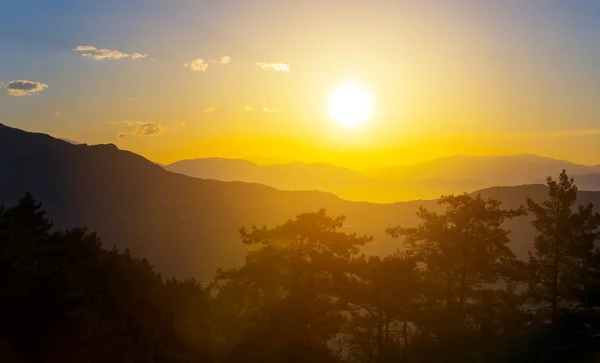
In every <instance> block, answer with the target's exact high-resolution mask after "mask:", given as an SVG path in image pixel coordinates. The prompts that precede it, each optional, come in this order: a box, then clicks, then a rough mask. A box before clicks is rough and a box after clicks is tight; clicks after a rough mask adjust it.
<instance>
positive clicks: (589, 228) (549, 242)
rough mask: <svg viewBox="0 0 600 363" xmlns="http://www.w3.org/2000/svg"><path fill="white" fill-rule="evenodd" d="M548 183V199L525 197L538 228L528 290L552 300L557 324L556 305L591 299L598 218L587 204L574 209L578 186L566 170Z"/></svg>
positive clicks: (532, 293)
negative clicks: (536, 200) (538, 199)
mask: <svg viewBox="0 0 600 363" xmlns="http://www.w3.org/2000/svg"><path fill="white" fill-rule="evenodd" d="M547 185H548V197H549V198H548V199H547V200H546V201H544V202H542V203H541V204H540V203H536V202H535V201H533V200H532V199H527V206H528V209H529V211H530V212H531V213H532V214H533V215H534V216H535V220H534V221H532V224H533V226H534V227H535V229H536V231H537V235H536V237H535V246H534V247H535V250H534V252H533V253H530V258H529V269H530V271H531V280H530V294H531V295H532V296H533V297H534V298H535V300H536V301H538V302H542V303H544V302H545V303H549V304H550V317H551V320H552V321H553V322H555V321H556V319H557V317H558V310H559V308H560V305H568V304H575V303H584V304H585V303H586V300H589V298H590V295H589V294H590V293H591V289H592V287H593V286H592V283H593V281H592V280H593V279H592V273H593V265H594V264H595V261H596V260H597V256H596V255H597V252H596V248H595V246H594V242H595V241H596V240H597V239H598V237H599V234H598V228H599V227H600V216H598V214H597V213H594V212H593V206H592V205H591V204H590V205H587V206H579V208H578V210H577V211H573V207H574V205H575V203H576V201H577V186H576V185H575V181H574V180H573V179H572V178H569V177H568V175H567V173H566V171H565V170H563V171H562V173H561V174H560V176H559V178H558V180H554V179H552V178H551V177H548V178H547Z"/></svg>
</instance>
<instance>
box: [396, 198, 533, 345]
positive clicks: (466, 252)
mask: <svg viewBox="0 0 600 363" xmlns="http://www.w3.org/2000/svg"><path fill="white" fill-rule="evenodd" d="M439 204H441V205H442V206H444V207H445V210H444V212H443V213H441V214H439V213H436V212H430V211H428V210H427V209H425V208H420V209H419V211H418V213H417V215H418V216H419V218H421V220H422V223H421V224H420V225H419V226H418V227H415V228H402V227H400V226H398V227H394V228H389V229H388V230H387V233H388V234H390V235H392V236H393V237H399V236H405V237H406V246H405V250H406V253H409V254H413V256H414V258H415V259H416V260H417V261H419V262H420V264H421V266H423V284H424V287H423V288H424V293H425V296H426V299H425V301H424V304H425V305H426V306H427V309H428V312H429V313H428V315H429V317H430V318H431V321H430V323H429V324H428V325H429V326H430V327H431V328H436V329H437V331H438V334H437V335H438V336H444V337H446V339H455V338H457V337H458V336H459V335H460V333H461V332H465V331H466V328H467V325H469V324H470V325H474V322H473V318H474V317H475V316H476V315H475V314H473V311H474V310H476V309H475V308H476V306H475V305H477V304H478V301H480V300H481V299H482V296H484V293H485V291H486V290H489V289H490V288H491V286H493V285H495V284H497V283H499V282H502V281H507V280H509V279H510V275H509V274H508V272H509V271H510V269H511V267H512V266H513V265H514V261H515V255H514V253H513V252H512V251H511V249H510V248H509V247H508V242H509V238H508V235H509V231H506V230H505V229H504V228H503V226H502V224H503V223H504V221H505V220H507V219H511V218H514V217H516V216H520V215H523V214H524V213H525V210H524V209H523V208H520V209H516V210H514V209H508V210H505V209H502V208H501V203H500V202H499V201H497V200H495V199H491V198H490V199H487V200H485V199H483V198H482V197H481V196H480V195H477V196H475V197H473V196H470V195H467V194H464V195H458V196H454V195H450V196H443V197H442V198H441V199H440V201H439ZM469 322H470V323H469Z"/></svg>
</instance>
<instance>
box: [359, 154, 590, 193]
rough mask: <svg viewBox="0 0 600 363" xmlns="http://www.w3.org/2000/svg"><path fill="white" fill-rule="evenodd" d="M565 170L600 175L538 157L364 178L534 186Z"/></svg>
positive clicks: (484, 159) (443, 163) (488, 159)
mask: <svg viewBox="0 0 600 363" xmlns="http://www.w3.org/2000/svg"><path fill="white" fill-rule="evenodd" d="M563 169H565V170H566V171H567V173H569V174H570V175H588V174H594V173H600V167H599V166H586V165H580V164H575V163H571V162H569V161H564V160H556V159H552V158H547V157H541V156H537V155H488V156H462V155H457V156H451V157H445V158H440V159H435V160H432V161H428V162H423V163H419V164H415V165H408V166H398V167H389V168H378V169H371V170H366V171H364V174H365V175H368V176H371V177H374V178H379V179H384V180H389V181H398V180H403V181H410V180H421V179H428V178H443V179H447V180H461V179H469V180H477V181H480V182H482V183H485V184H488V185H500V186H503V185H522V184H531V183H534V182H536V181H538V180H540V178H541V179H542V180H544V178H545V177H546V176H548V175H557V174H558V173H560V171H562V170H563Z"/></svg>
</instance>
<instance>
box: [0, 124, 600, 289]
mask: <svg viewBox="0 0 600 363" xmlns="http://www.w3.org/2000/svg"><path fill="white" fill-rule="evenodd" d="M24 192H31V193H33V195H34V196H35V197H36V198H37V199H38V200H39V201H41V202H43V203H44V205H45V208H46V209H47V211H48V214H49V216H50V218H52V219H54V220H55V222H56V227H57V228H66V227H75V226H88V227H90V229H92V230H96V231H98V233H99V234H100V236H101V237H102V239H103V241H104V244H105V246H106V247H111V246H113V245H116V246H118V247H119V248H122V249H124V248H129V249H130V250H131V252H132V253H133V254H134V255H137V256H141V257H147V258H148V259H149V260H150V261H151V263H153V264H154V265H155V266H156V267H157V269H158V270H159V271H161V272H162V273H164V274H165V275H166V276H171V275H177V276H195V277H197V278H199V279H200V280H204V281H209V280H210V279H211V278H212V277H213V275H214V272H215V270H216V268H218V267H223V268H228V267H233V266H237V265H239V264H241V263H242V261H243V258H244V255H245V252H246V250H245V247H244V246H243V245H242V244H241V243H240V240H239V235H238V230H239V228H240V227H241V226H251V225H253V224H256V225H263V224H267V225H274V224H279V223H283V222H285V221H286V220H287V219H290V218H293V217H294V216H296V215H297V214H299V213H302V212H310V211H316V210H318V209H320V208H325V209H327V210H328V212H329V213H330V214H331V215H342V214H343V215H346V216H347V224H346V227H345V230H346V231H347V232H356V233H359V234H363V233H364V234H369V235H373V236H375V241H374V242H373V243H372V244H370V245H369V246H367V247H366V249H365V252H366V253H391V252H393V251H395V250H396V249H397V247H398V246H399V242H398V241H395V240H393V239H391V238H390V237H389V236H387V235H385V233H384V231H385V229H386V228H387V227H390V226H394V225H397V224H402V225H403V226H412V225H414V224H415V223H416V222H417V219H416V216H415V212H416V210H417V208H418V207H419V206H421V205H422V206H424V207H426V208H430V209H432V210H436V209H439V206H438V204H437V203H436V201H411V202H402V203H393V204H376V203H365V202H349V201H345V200H342V199H340V198H339V197H337V196H335V195H333V194H330V193H323V192H314V191H281V190H277V189H274V188H271V187H268V186H264V185H260V184H252V183H243V182H223V181H216V180H204V179H197V178H193V177H189V176H185V175H181V174H177V173H173V172H169V171H167V170H165V169H163V168H162V167H160V166H158V165H156V164H154V163H152V162H151V161H148V160H146V159H145V158H143V157H141V156H139V155H136V154H134V153H131V152H127V151H122V150H119V149H118V148H117V147H116V146H115V145H112V144H109V145H95V146H89V145H72V144H70V143H68V142H64V141H61V140H58V139H55V138H52V137H50V136H48V135H44V134H36V133H29V132H24V131H21V130H18V129H14V128H9V127H6V126H3V125H1V124H0V202H3V203H5V204H13V203H15V202H16V201H17V199H18V198H19V197H20V196H21V195H22V194H23V193H24ZM480 193H481V194H483V195H484V196H494V197H496V198H499V199H500V200H502V201H503V202H504V203H505V204H506V205H507V206H517V205H520V204H522V203H524V201H525V198H526V197H527V196H531V197H533V198H534V199H537V200H542V199H544V198H545V194H546V190H545V187H544V186H541V185H527V186H519V187H506V188H491V189H486V190H482V191H480ZM579 198H580V200H581V202H586V203H587V202H594V203H595V205H596V206H600V192H580V194H579ZM530 218H531V217H527V218H519V219H518V220H514V221H511V222H510V223H508V224H507V226H508V227H509V228H510V229H512V230H513V234H512V239H513V242H512V247H513V249H514V250H515V251H516V252H517V253H518V254H519V255H520V256H522V257H523V256H525V255H526V251H527V250H528V249H529V248H530V246H531V244H532V236H533V229H532V227H531V225H530V223H529V221H530Z"/></svg>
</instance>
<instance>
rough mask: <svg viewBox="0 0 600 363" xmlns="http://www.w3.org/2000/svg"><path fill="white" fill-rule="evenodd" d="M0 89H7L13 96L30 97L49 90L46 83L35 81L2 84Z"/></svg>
mask: <svg viewBox="0 0 600 363" xmlns="http://www.w3.org/2000/svg"><path fill="white" fill-rule="evenodd" d="M0 88H6V89H7V90H8V94H9V95H11V96H30V95H32V94H33V93H35V92H41V91H43V90H45V89H46V88H48V85H47V84H45V83H40V82H34V81H25V80H19V81H10V82H8V83H0Z"/></svg>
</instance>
